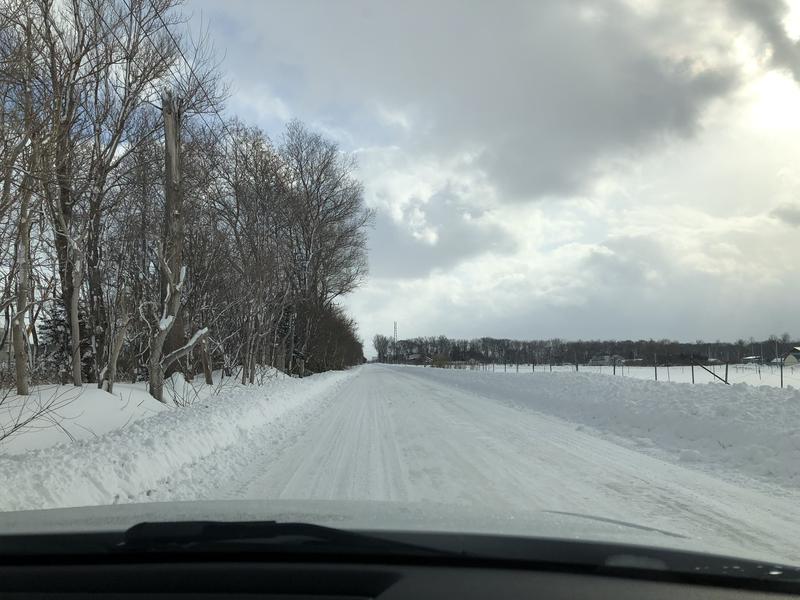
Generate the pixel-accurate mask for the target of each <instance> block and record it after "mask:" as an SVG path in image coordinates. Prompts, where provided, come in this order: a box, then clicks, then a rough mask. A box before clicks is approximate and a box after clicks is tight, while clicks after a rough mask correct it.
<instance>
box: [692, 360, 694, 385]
mask: <svg viewBox="0 0 800 600" xmlns="http://www.w3.org/2000/svg"><path fill="white" fill-rule="evenodd" d="M692 383H694V361H692Z"/></svg>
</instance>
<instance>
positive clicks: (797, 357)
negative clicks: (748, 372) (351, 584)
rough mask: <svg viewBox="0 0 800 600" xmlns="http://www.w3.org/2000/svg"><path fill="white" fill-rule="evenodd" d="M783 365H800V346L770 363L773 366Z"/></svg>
mask: <svg viewBox="0 0 800 600" xmlns="http://www.w3.org/2000/svg"><path fill="white" fill-rule="evenodd" d="M781 363H783V364H784V365H796V364H798V363H800V346H795V347H794V348H792V349H791V350H789V351H788V352H786V353H784V354H783V355H782V356H777V357H775V358H773V359H772V360H771V361H769V364H771V365H779V364H781Z"/></svg>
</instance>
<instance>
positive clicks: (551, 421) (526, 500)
mask: <svg viewBox="0 0 800 600" xmlns="http://www.w3.org/2000/svg"><path fill="white" fill-rule="evenodd" d="M428 371H430V370H429V369H413V368H392V367H388V366H377V365H375V366H367V367H364V368H362V369H360V371H359V373H358V374H357V375H356V376H355V377H352V378H351V379H349V380H348V381H347V382H345V383H344V384H343V385H342V386H340V387H339V388H337V389H336V391H335V392H334V395H333V396H332V397H331V398H329V399H328V401H326V402H324V403H323V405H322V410H320V411H319V412H318V413H317V414H315V415H314V417H312V418H310V419H308V420H306V421H305V422H304V423H303V425H302V427H301V430H298V431H296V432H295V435H294V438H293V441H292V442H291V443H288V444H287V445H286V447H285V448H284V449H283V450H282V451H280V452H277V453H275V452H274V448H273V449H271V450H270V451H269V452H265V453H264V454H263V455H262V458H261V459H260V460H256V461H254V462H253V463H251V464H250V465H249V466H248V467H247V468H246V469H244V470H243V471H241V472H240V473H238V474H237V475H236V479H235V481H234V482H233V484H230V482H228V483H227V484H226V485H225V487H224V489H223V488H220V489H217V490H215V491H213V492H211V493H210V494H209V497H213V498H223V497H227V498H246V499H259V498H280V499H317V500H381V501H402V502H422V503H425V502H435V503H437V504H442V503H445V504H448V503H449V504H461V505H469V506H472V507H478V508H481V509H482V510H485V511H486V513H487V514H501V513H502V512H503V511H519V510H522V511H531V510H534V511H535V510H540V509H541V510H552V511H563V512H571V513H581V514H587V515H595V516H599V517H603V518H607V519H619V520H623V521H626V522H632V523H638V524H641V525H644V526H648V527H653V528H658V529H662V530H666V531H670V532H674V533H676V534H678V535H685V536H688V537H690V538H692V539H694V540H697V541H699V542H704V543H705V545H706V547H709V546H710V547H713V548H717V549H719V551H720V552H726V553H731V554H738V555H749V556H758V555H762V556H763V557H782V558H783V560H787V558H794V561H795V562H798V561H800V519H799V518H798V514H797V513H798V511H797V495H796V494H793V493H790V492H788V491H785V490H784V491H783V492H782V495H781V494H777V493H767V492H765V490H764V488H763V487H762V488H760V489H758V488H756V487H755V486H754V487H753V488H748V487H743V486H741V485H733V484H731V483H729V482H726V481H723V480H720V479H717V478H715V477H713V476H711V475H709V474H706V473H702V472H699V471H696V470H692V469H689V468H686V467H684V466H682V465H679V464H672V463H669V462H666V461H663V460H660V459H658V458H654V457H652V456H648V455H646V454H642V453H640V452H637V451H636V450H633V449H629V448H625V447H623V446H620V445H616V444H614V443H611V442H609V441H606V440H603V439H601V438H599V437H596V436H594V435H591V434H590V433H587V432H585V431H582V428H581V427H578V426H577V425H576V424H574V423H570V422H567V421H564V420H560V419H557V418H554V417H549V416H546V415H543V414H540V413H537V412H534V411H531V410H526V409H524V408H520V407H515V406H512V405H508V404H505V403H503V402H500V401H498V400H496V399H491V398H488V397H483V396H481V395H478V394H476V393H473V392H471V391H469V390H465V389H459V388H457V387H454V386H452V385H448V384H447V381H446V380H444V381H439V380H437V379H435V378H433V377H431V376H427V375H426V372H428ZM776 489H781V488H776Z"/></svg>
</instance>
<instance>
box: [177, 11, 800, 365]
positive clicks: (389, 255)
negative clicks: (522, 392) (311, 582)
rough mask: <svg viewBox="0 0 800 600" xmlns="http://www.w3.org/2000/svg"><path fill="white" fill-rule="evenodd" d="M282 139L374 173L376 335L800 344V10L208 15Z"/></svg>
mask: <svg viewBox="0 0 800 600" xmlns="http://www.w3.org/2000/svg"><path fill="white" fill-rule="evenodd" d="M186 8H187V10H188V11H189V12H190V13H191V14H192V26H197V25H198V23H199V22H200V21H201V19H202V20H203V21H204V22H205V23H206V24H207V26H208V27H209V29H210V32H211V35H212V37H213V39H214V40H215V43H216V45H217V47H218V50H219V51H220V53H223V54H224V60H223V68H224V69H225V70H226V72H227V74H228V79H229V81H230V83H231V85H232V96H231V98H230V100H229V102H228V105H227V110H228V111H229V112H230V113H235V114H237V115H239V116H240V117H241V118H242V119H244V120H246V121H248V122H251V123H255V124H258V125H260V126H261V127H262V128H263V129H265V130H266V132H267V133H268V134H270V135H271V136H272V137H274V138H279V136H280V132H281V130H282V128H283V125H284V124H285V123H286V121H288V120H289V119H292V118H299V119H302V120H303V121H305V122H307V123H308V124H310V125H311V126H312V127H313V128H315V129H317V130H320V131H322V132H324V133H325V134H327V135H328V136H330V137H332V138H334V139H335V140H336V141H338V143H339V144H340V146H341V148H342V149H343V150H344V151H347V152H352V153H355V155H356V156H357V157H358V164H359V177H360V178H361V179H362V180H363V182H364V184H365V193H366V201H367V203H368V204H369V206H371V207H372V208H374V210H375V215H376V218H375V227H374V229H373V230H372V231H371V233H370V276H369V278H368V280H367V281H366V283H365V285H364V286H363V288H362V289H361V290H359V291H358V292H357V293H355V294H353V295H352V296H351V297H349V298H348V299H347V300H346V305H347V307H348V309H349V311H350V312H351V313H352V314H353V315H354V316H355V317H356V318H357V320H358V322H359V324H360V331H361V334H362V336H363V337H364V339H365V340H367V344H366V349H367V353H368V355H369V354H370V353H372V352H373V349H372V348H371V344H370V343H369V341H368V340H370V339H371V338H372V335H373V334H374V333H377V332H383V333H387V334H390V333H391V330H392V323H393V321H397V322H398V328H399V334H400V336H401V337H410V336H416V335H437V334H446V335H449V336H459V337H461V336H464V337H473V336H483V335H488V336H495V337H515V338H549V337H562V338H569V339H577V338H583V339H588V338H629V337H634V338H639V337H645V338H649V337H654V338H662V337H668V338H674V339H681V340H695V339H716V338H720V339H736V338H739V337H744V338H748V337H750V336H754V337H764V336H766V335H769V334H770V333H782V332H784V331H789V332H790V333H792V334H794V335H795V336H797V335H800V309H799V308H798V306H800V243H798V242H800V88H799V87H798V80H800V45H798V43H797V40H798V39H800V6H792V5H790V4H788V3H787V4H785V3H783V2H780V1H776V2H769V1H767V0H760V1H759V0H724V1H722V0H721V1H716V2H715V1H713V0H697V1H694V2H689V1H680V0H671V1H668V2H663V3H660V2H652V1H643V0H629V1H618V2H615V1H608V2H602V3H601V2H596V3H588V2H579V1H575V2H570V1H564V0H537V1H533V0H530V1H523V2H512V1H502V2H485V1H481V2H477V1H475V2H469V1H464V0H453V1H446V0H437V1H436V2H429V1H427V0H425V1H416V0H413V1H409V0H404V1H403V2H389V1H382V2H371V1H367V0H363V1H351V2H339V1H336V2H333V1H330V2H329V1H327V0H319V1H315V2H311V1H297V0H285V1H271V2H249V1H245V0H241V1H235V0H226V1H225V2H220V1H218V0H188V2H187V5H186Z"/></svg>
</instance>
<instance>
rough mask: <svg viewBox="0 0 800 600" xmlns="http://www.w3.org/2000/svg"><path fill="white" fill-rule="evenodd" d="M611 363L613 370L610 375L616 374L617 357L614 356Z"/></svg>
mask: <svg viewBox="0 0 800 600" xmlns="http://www.w3.org/2000/svg"><path fill="white" fill-rule="evenodd" d="M612 364H613V365H614V370H613V372H612V373H611V374H612V375H616V374H617V359H616V358H615V359H613V360H612Z"/></svg>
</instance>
